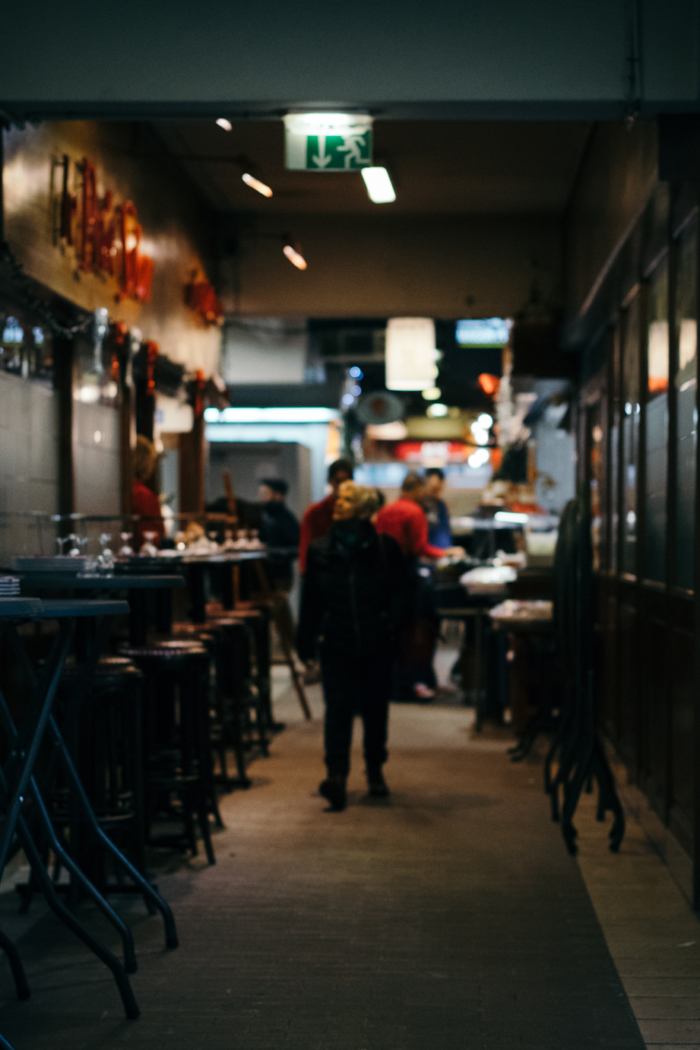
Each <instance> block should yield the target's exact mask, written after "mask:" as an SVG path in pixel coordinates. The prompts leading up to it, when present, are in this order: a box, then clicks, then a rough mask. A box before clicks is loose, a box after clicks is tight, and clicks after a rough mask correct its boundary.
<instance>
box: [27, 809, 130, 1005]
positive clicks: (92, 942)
mask: <svg viewBox="0 0 700 1050" xmlns="http://www.w3.org/2000/svg"><path fill="white" fill-rule="evenodd" d="M17 831H18V833H19V836H20V841H21V843H22V848H23V850H24V852H25V854H26V855H27V860H28V861H29V863H30V864H31V866H32V870H33V871H34V874H35V875H36V878H37V881H38V883H39V885H40V886H41V890H42V893H43V894H44V897H45V899H46V903H47V904H48V905H49V907H50V908H51V910H52V911H53V912H55V914H56V915H57V916H58V917H59V919H61V920H62V921H63V922H64V923H65V924H66V926H67V927H68V929H69V930H72V931H73V933H74V934H75V935H76V937H79V938H80V940H81V941H82V942H83V943H84V944H86V945H87V947H88V948H90V950H91V951H93V952H94V953H95V955H96V956H97V958H98V959H100V960H101V961H102V962H103V963H104V964H105V966H107V967H109V969H110V970H111V971H112V974H113V976H114V980H115V981H116V984H117V988H118V989H119V994H120V996H121V999H122V1003H123V1005H124V1012H125V1014H126V1016H127V1017H128V1018H129V1020H135V1019H136V1018H137V1017H138V1016H139V1014H140V1012H141V1011H140V1010H139V1007H138V1003H137V1002H136V999H135V997H134V993H133V991H132V988H131V985H130V984H129V978H128V977H127V975H126V970H125V969H124V967H123V966H122V964H121V963H120V962H119V959H117V957H116V956H115V955H112V953H111V952H110V951H109V949H107V948H105V947H104V945H103V944H100V942H99V941H98V940H97V939H96V938H95V937H93V936H92V934H91V933H90V932H89V931H88V930H86V929H85V927H84V926H83V925H82V924H81V923H79V922H78V920H77V919H76V917H75V915H73V913H72V912H71V911H69V910H68V908H66V906H65V904H63V902H62V901H61V900H59V897H58V894H57V893H56V889H55V887H54V885H53V883H52V882H51V878H50V876H49V873H48V872H47V871H46V868H45V867H44V865H43V864H42V862H41V855H40V853H39V850H38V849H37V848H36V844H35V842H34V839H33V838H32V836H31V835H30V833H29V829H28V828H27V825H26V824H25V822H24V819H23V818H21V817H20V819H19V821H18V824H17Z"/></svg>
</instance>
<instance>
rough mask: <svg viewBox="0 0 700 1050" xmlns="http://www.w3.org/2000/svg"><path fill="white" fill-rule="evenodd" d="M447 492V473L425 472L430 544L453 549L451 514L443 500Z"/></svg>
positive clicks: (425, 501) (430, 469)
mask: <svg viewBox="0 0 700 1050" xmlns="http://www.w3.org/2000/svg"><path fill="white" fill-rule="evenodd" d="M444 491H445V472H444V471H443V470H440V468H439V467H430V468H429V469H428V470H426V472H425V499H424V502H423V506H424V508H425V516H426V518H427V519H428V543H432V544H433V546H434V547H444V548H447V547H451V546H452V530H451V529H450V512H449V511H448V509H447V504H446V503H445V501H444V499H443V498H442V494H443V492H444Z"/></svg>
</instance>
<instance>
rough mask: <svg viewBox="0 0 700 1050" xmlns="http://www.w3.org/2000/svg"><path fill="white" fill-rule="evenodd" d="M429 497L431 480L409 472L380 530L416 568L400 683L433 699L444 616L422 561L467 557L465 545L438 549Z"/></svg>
mask: <svg viewBox="0 0 700 1050" xmlns="http://www.w3.org/2000/svg"><path fill="white" fill-rule="evenodd" d="M426 495H427V488H426V480H425V478H423V477H421V476H420V475H419V474H415V473H410V474H407V475H406V477H405V478H404V482H403V485H402V486H401V495H400V496H399V498H398V499H397V500H395V501H394V503H389V504H388V505H387V506H385V507H382V509H381V510H380V511H379V513H378V514H377V523H376V528H377V532H379V533H382V532H383V533H387V534H388V535H389V536H392V537H393V538H394V539H395V540H396V542H397V543H398V545H399V547H400V548H401V550H402V551H403V554H404V555H405V557H406V558H407V559H408V560H409V561H411V562H412V563H413V568H414V572H415V576H414V580H415V590H414V602H413V622H412V623H411V624H410V626H408V627H407V628H406V630H405V631H404V635H403V638H402V640H401V644H400V652H399V662H398V681H397V687H398V690H399V695H400V697H401V698H403V699H416V700H432V699H433V698H434V696H435V689H436V687H437V681H436V678H435V672H434V670H433V657H434V655H435V646H436V643H437V636H438V631H439V628H440V620H439V617H438V615H437V610H436V608H435V596H434V592H433V582H432V579H431V578H430V574H429V570H428V569H425V568H424V569H422V570H419V567H418V562H419V559H420V558H432V559H436V558H441V557H442V556H443V555H445V554H452V555H456V556H458V557H459V556H460V555H461V556H464V551H463V549H462V548H461V547H436V546H434V545H433V544H432V543H429V542H428V519H427V517H426V514H425V511H424V510H423V507H422V506H421V501H422V500H423V499H425V498H426Z"/></svg>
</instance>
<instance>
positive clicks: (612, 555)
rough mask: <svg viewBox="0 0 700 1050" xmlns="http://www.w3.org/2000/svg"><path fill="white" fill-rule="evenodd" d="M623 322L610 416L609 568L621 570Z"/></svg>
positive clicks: (617, 334) (615, 347)
mask: <svg viewBox="0 0 700 1050" xmlns="http://www.w3.org/2000/svg"><path fill="white" fill-rule="evenodd" d="M620 338H621V331H620V325H619V324H617V325H616V326H615V330H614V331H613V334H612V360H611V369H610V403H609V411H610V415H609V420H608V434H609V438H608V472H609V473H608V476H609V479H610V488H609V490H608V492H609V496H608V506H609V508H610V510H609V514H608V528H609V533H608V568H609V569H610V571H611V572H617V568H618V566H617V552H618V546H619V537H620V513H619V503H618V496H619V482H620Z"/></svg>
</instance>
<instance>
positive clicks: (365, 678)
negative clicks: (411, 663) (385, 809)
mask: <svg viewBox="0 0 700 1050" xmlns="http://www.w3.org/2000/svg"><path fill="white" fill-rule="evenodd" d="M377 505H378V501H377V496H376V493H375V492H374V490H372V489H365V488H361V487H360V486H359V485H356V484H355V483H354V482H352V481H346V482H344V483H343V484H342V485H341V486H340V489H339V491H338V497H337V499H336V503H335V509H334V512H333V525H332V527H331V530H330V532H329V533H328V535H327V536H324V537H322V538H321V539H318V540H314V541H313V542H312V543H311V545H310V546H309V551H308V559H307V564H306V574H305V577H304V587H303V590H302V597H301V609H300V615H299V633H298V639H297V652H298V654H299V656H300V657H301V659H302V660H311V659H313V658H314V656H315V655H316V647H317V645H318V642H319V639H320V653H321V675H322V680H323V693H324V699H325V702H326V717H325V724H324V743H325V762H326V768H327V770H328V776H327V778H326V779H325V780H324V781H323V782H322V784H321V785H320V788H319V790H320V792H321V794H322V795H323V797H324V798H326V799H328V801H329V802H330V804H331V808H332V809H334V810H342V809H344V808H345V805H346V787H345V785H346V780H347V776H348V772H349V770H350V745H351V742H352V726H353V720H354V716H355V714H356V713H358V712H359V714H360V715H361V716H362V721H363V723H364V751H365V762H366V767H367V781H368V786H369V793H370V795H374V796H376V797H386V796H387V795H388V794H389V789H388V788H387V786H386V782H385V780H384V776H383V773H382V766H383V765H384V763H385V762H386V760H387V750H386V739H387V730H388V712H389V696H390V692H391V680H392V663H393V660H394V656H395V642H396V637H397V633H398V629H399V627H400V624H401V620H402V617H403V615H404V613H405V610H406V608H407V607H408V605H409V603H408V601H407V595H408V593H409V591H410V576H409V574H408V569H407V565H406V562H405V559H404V557H403V555H402V553H401V549H400V547H399V545H398V543H397V542H396V540H394V539H393V537H391V536H386V535H382V536H380V535H377V531H376V529H375V528H374V526H373V525H372V523H371V521H370V520H369V519H370V517H371V516H372V514H373V513H374V512H375V510H376V508H377Z"/></svg>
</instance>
